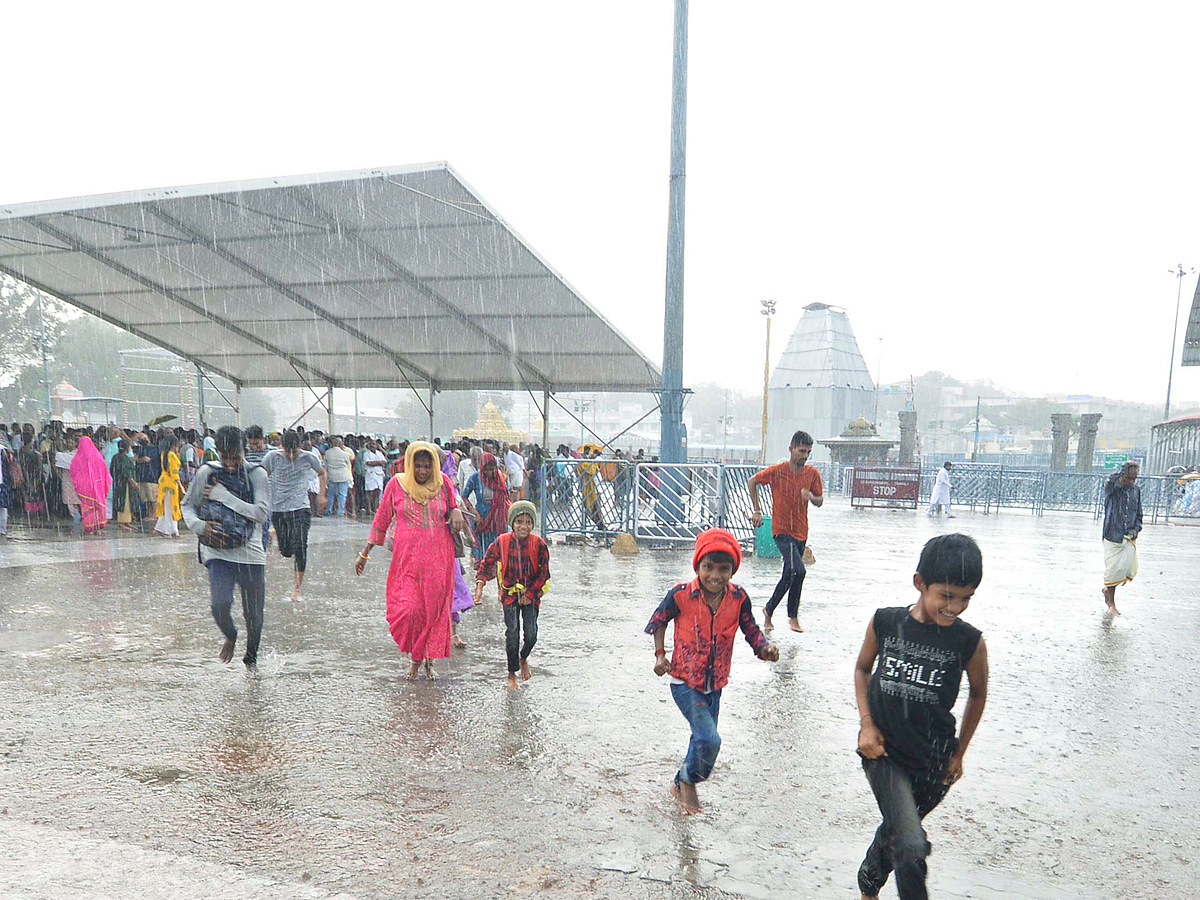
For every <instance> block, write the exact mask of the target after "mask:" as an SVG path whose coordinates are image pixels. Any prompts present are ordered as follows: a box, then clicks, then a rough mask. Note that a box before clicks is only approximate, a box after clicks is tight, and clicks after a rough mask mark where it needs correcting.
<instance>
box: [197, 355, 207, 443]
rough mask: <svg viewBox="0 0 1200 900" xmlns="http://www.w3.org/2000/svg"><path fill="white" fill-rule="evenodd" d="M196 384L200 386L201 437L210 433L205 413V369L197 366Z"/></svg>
mask: <svg viewBox="0 0 1200 900" xmlns="http://www.w3.org/2000/svg"><path fill="white" fill-rule="evenodd" d="M196 384H197V385H198V386H199V388H200V391H199V393H200V432H201V437H203V436H204V435H206V434H208V422H207V421H206V419H205V414H204V370H203V369H201V368H200V366H196Z"/></svg>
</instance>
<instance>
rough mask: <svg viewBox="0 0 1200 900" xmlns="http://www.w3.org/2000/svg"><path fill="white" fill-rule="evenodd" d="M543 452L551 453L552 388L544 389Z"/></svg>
mask: <svg viewBox="0 0 1200 900" xmlns="http://www.w3.org/2000/svg"><path fill="white" fill-rule="evenodd" d="M542 451H543V452H545V453H549V452H550V386H549V385H546V387H544V388H542Z"/></svg>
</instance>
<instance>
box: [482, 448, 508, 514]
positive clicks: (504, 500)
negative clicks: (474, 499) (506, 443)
mask: <svg viewBox="0 0 1200 900" xmlns="http://www.w3.org/2000/svg"><path fill="white" fill-rule="evenodd" d="M489 462H490V463H491V464H492V466H493V469H492V476H491V477H490V478H489V477H488V476H487V470H488V463H489ZM479 480H480V482H482V483H483V484H484V485H486V486H487V487H489V488H491V491H492V505H491V506H490V507H488V511H487V515H486V516H484V517H483V521H482V522H481V523H479V526H478V528H479V531H480V532H481V533H483V534H503V533H504V532H505V531H507V530H508V508H509V507H510V506H512V501H511V500H509V498H508V485H507V484H505V482H504V475H503V473H501V471H500V466H498V465H497V464H496V457H494V456H492V454H490V453H485V454H483V458H482V459H480V461H479Z"/></svg>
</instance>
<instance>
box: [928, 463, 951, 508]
mask: <svg viewBox="0 0 1200 900" xmlns="http://www.w3.org/2000/svg"><path fill="white" fill-rule="evenodd" d="M953 468H954V466H953V465H951V464H950V463H949V462H947V463H946V464H945V465H944V466H942V467H941V468H940V469H938V473H937V480H936V481H934V483H933V495H932V496H931V497H930V498H929V514H928V515H929V517H930V518H933V511H934V510H935V509H936V510H938V514H939V515H941V511H942V510H943V509H944V510H945V511H946V518H948V519H953V518H954V513H952V512H950V470H951V469H953Z"/></svg>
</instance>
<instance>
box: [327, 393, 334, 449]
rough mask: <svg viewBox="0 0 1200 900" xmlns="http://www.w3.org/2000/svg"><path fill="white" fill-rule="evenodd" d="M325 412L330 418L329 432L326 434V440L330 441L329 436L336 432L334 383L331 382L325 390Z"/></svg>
mask: <svg viewBox="0 0 1200 900" xmlns="http://www.w3.org/2000/svg"><path fill="white" fill-rule="evenodd" d="M325 411H326V412H327V413H329V416H328V421H329V430H328V431H326V432H325V438H326V440H328V439H329V435H331V434H333V432H334V421H333V382H332V381H331V382H330V383H329V385H328V386H327V387H326V388H325Z"/></svg>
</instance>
